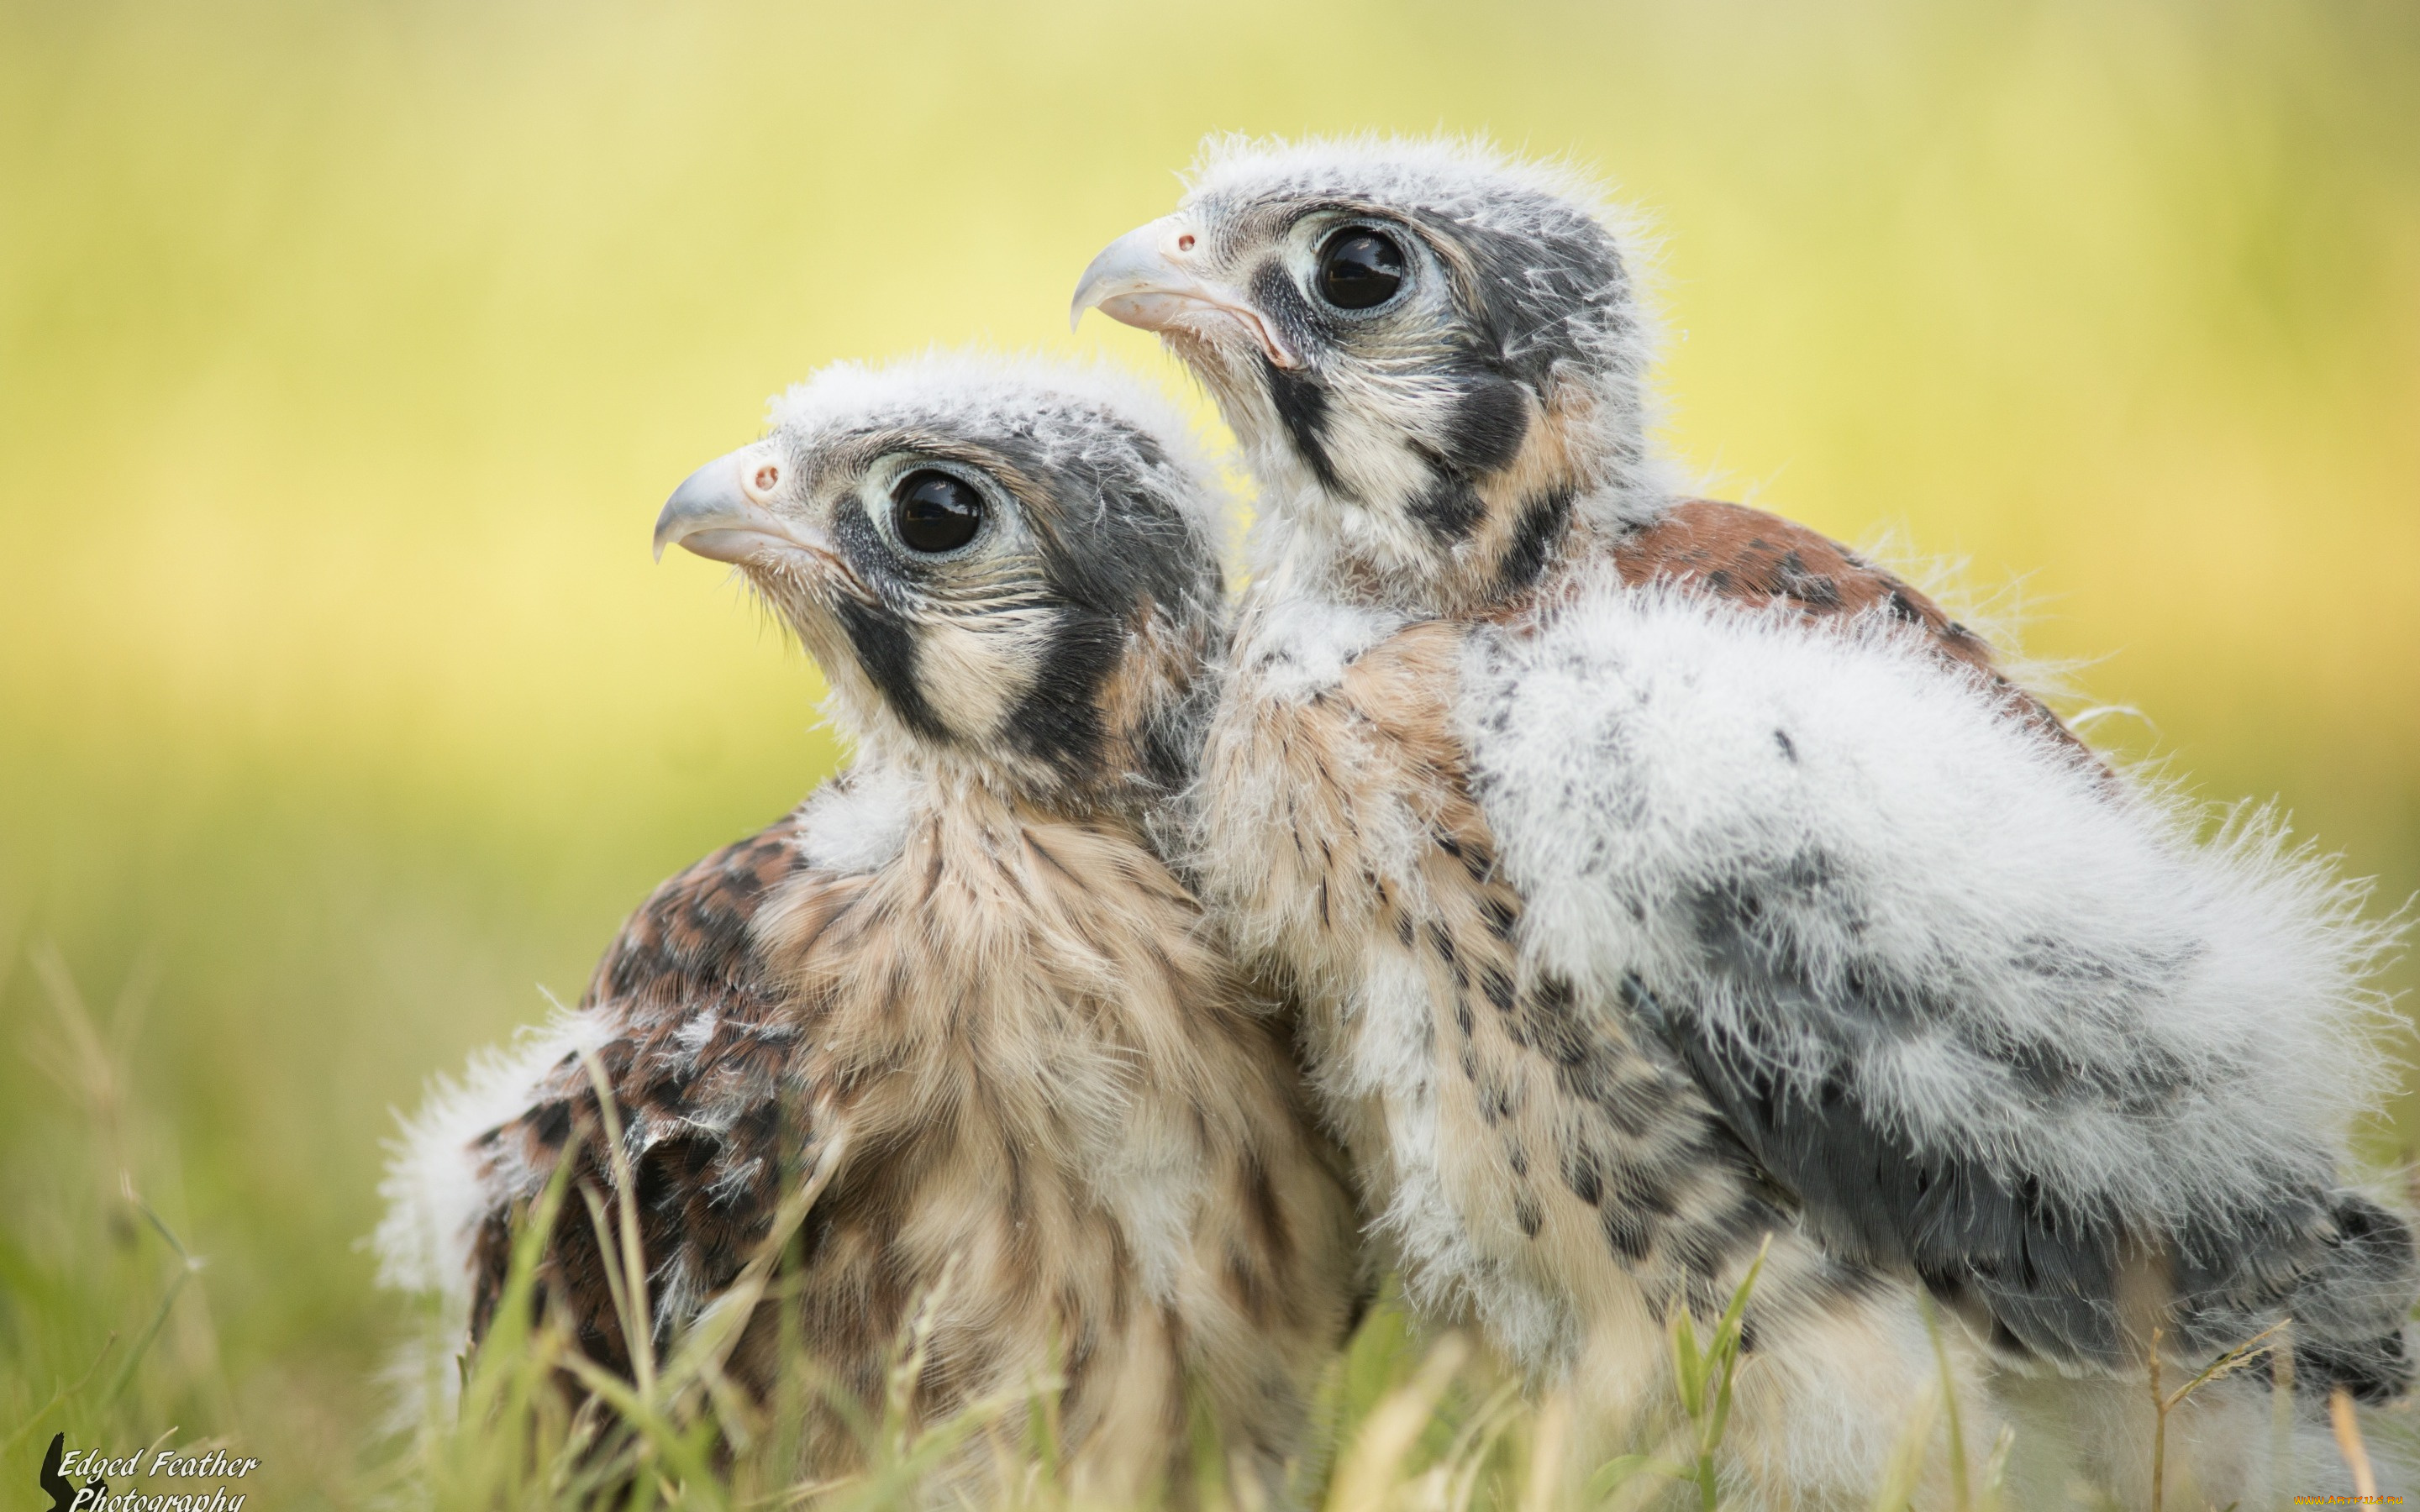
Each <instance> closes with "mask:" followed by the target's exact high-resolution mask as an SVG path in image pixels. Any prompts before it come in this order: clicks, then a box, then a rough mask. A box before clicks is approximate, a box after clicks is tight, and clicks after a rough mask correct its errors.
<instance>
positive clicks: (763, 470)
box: [749, 462, 782, 493]
mask: <svg viewBox="0 0 2420 1512" xmlns="http://www.w3.org/2000/svg"><path fill="white" fill-rule="evenodd" d="M749 482H751V483H752V484H753V485H755V487H756V491H757V492H758V493H771V492H772V491H773V490H774V488H776V487H777V486H780V484H781V482H782V470H781V469H780V468H779V467H777V466H775V465H774V464H772V463H770V462H768V463H766V464H765V465H764V466H762V467H760V468H758V469H757V470H756V472H755V475H754V476H753V477H752V478H750V479H749Z"/></svg>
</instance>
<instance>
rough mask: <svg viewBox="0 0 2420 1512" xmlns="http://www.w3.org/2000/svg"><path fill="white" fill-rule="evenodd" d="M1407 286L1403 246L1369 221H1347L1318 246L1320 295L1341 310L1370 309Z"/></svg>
mask: <svg viewBox="0 0 2420 1512" xmlns="http://www.w3.org/2000/svg"><path fill="white" fill-rule="evenodd" d="M1403 286H1404V249H1403V248H1401V247H1399V246H1396V245H1395V243H1394V239H1392V238H1390V237H1387V236H1384V235H1382V234H1380V233H1378V232H1376V231H1373V230H1371V229H1370V228H1369V227H1368V226H1366V225H1348V226H1346V227H1345V228H1344V229H1343V230H1342V231H1339V232H1337V233H1336V234H1335V235H1334V236H1332V237H1329V238H1328V239H1327V240H1326V244H1325V245H1323V246H1322V247H1321V248H1320V249H1319V297H1320V298H1321V299H1323V300H1326V301H1327V302H1328V303H1330V304H1332V305H1334V306H1336V307H1337V308H1338V309H1340V310H1369V309H1374V308H1376V307H1377V306H1378V305H1381V304H1384V303H1386V302H1387V301H1388V300H1391V299H1393V298H1394V297H1395V290H1397V289H1399V288H1401V287H1403Z"/></svg>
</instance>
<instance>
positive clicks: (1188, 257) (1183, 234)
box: [1067, 214, 1302, 367]
mask: <svg viewBox="0 0 2420 1512" xmlns="http://www.w3.org/2000/svg"><path fill="white" fill-rule="evenodd" d="M1201 245H1202V236H1201V234H1200V233H1199V232H1197V231H1196V230H1195V229H1194V228H1193V225H1192V224H1191V223H1190V222H1189V221H1187V219H1186V217H1185V216H1183V215H1181V214H1179V215H1170V216H1163V217H1162V218H1161V219H1159V220H1156V221H1154V222H1152V223H1151V224H1149V225H1140V226H1137V227H1135V229H1133V230H1131V231H1129V232H1127V233H1126V234H1125V236H1122V237H1120V238H1118V239H1116V240H1115V241H1112V242H1110V243H1109V245H1108V246H1107V247H1104V248H1103V249H1101V255H1099V256H1097V257H1095V258H1094V259H1093V266H1091V267H1090V268H1087V269H1085V270H1084V277H1083V281H1082V282H1081V283H1079V284H1078V285H1076V301H1075V302H1074V303H1073V304H1071V305H1070V306H1068V309H1067V325H1068V329H1070V330H1073V329H1074V328H1075V326H1076V323H1077V322H1078V321H1079V320H1081V319H1082V318H1083V317H1084V312H1085V311H1087V310H1091V309H1098V310H1099V311H1100V312H1101V313H1102V314H1103V315H1105V316H1109V318H1110V319H1112V320H1116V321H1120V322H1122V323H1124V324H1125V325H1129V326H1134V327H1137V328H1139V329H1140V330H1143V331H1155V332H1161V333H1163V334H1165V333H1167V332H1175V331H1183V332H1188V333H1192V334H1197V335H1205V336H1206V335H1208V334H1210V333H1211V332H1214V331H1216V330H1217V329H1218V328H1219V327H1221V326H1225V327H1227V328H1228V329H1230V330H1233V329H1240V330H1241V331H1242V332H1244V334H1246V335H1247V336H1249V337H1250V338H1251V341H1252V344H1253V345H1254V346H1255V347H1259V348H1260V350H1261V353H1262V355H1264V356H1265V357H1266V358H1268V360H1269V361H1270V362H1271V363H1275V364H1276V365H1277V366H1279V367H1300V366H1301V365H1302V359H1301V358H1299V357H1296V356H1295V353H1294V349H1293V348H1292V347H1288V346H1287V345H1286V343H1285V338H1284V337H1283V336H1281V335H1280V334H1279V333H1278V330H1277V328H1276V327H1275V326H1273V325H1271V324H1270V323H1269V320H1268V317H1267V316H1264V315H1262V314H1261V312H1260V311H1258V310H1256V309H1254V308H1253V307H1252V304H1251V301H1249V300H1247V299H1245V298H1244V296H1243V295H1242V294H1241V293H1239V292H1237V291H1236V290H1234V289H1232V288H1228V287H1226V286H1225V285H1219V284H1214V283H1212V282H1210V281H1209V280H1207V279H1205V278H1203V277H1202V276H1201V275H1200V274H1199V273H1197V272H1195V271H1194V270H1193V262H1194V259H1195V258H1197V257H1198V256H1199V255H1201V252H1200V249H1201Z"/></svg>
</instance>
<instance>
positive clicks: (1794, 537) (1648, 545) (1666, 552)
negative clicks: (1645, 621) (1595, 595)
mask: <svg viewBox="0 0 2420 1512" xmlns="http://www.w3.org/2000/svg"><path fill="white" fill-rule="evenodd" d="M1613 561H1614V564H1615V566H1616V567H1617V568H1618V569H1619V570H1620V572H1621V578H1622V580H1623V581H1624V582H1627V583H1634V584H1645V583H1650V582H1657V581H1668V582H1679V583H1684V584H1687V585H1689V586H1691V587H1694V588H1698V589H1700V590H1702V591H1704V592H1708V593H1711V594H1715V595H1716V596H1718V597H1722V598H1728V599H1732V600H1735V601H1737V602H1739V603H1742V604H1747V605H1754V606H1763V605H1769V604H1788V605H1790V606H1792V608H1794V609H1798V610H1799V611H1800V612H1801V613H1803V614H1805V615H1807V617H1808V618H1810V619H1828V618H1834V617H1838V618H1848V617H1852V616H1855V615H1860V614H1886V615H1888V616H1889V617H1890V618H1892V619H1894V620H1897V621H1900V622H1901V623H1902V624H1905V625H1910V626H1914V627H1918V628H1921V629H1922V630H1923V631H1924V633H1925V634H1926V635H1927V636H1928V637H1929V638H1930V639H1931V643H1932V645H1933V647H1934V648H1935V649H1936V650H1937V651H1939V652H1940V654H1941V655H1942V656H1944V657H1945V658H1947V659H1948V660H1950V661H1954V662H1958V663H1960V664H1962V665H1963V666H1966V667H1970V668H1972V669H1974V671H1976V672H1977V673H1978V675H1980V676H1982V677H1983V678H1985V679H1986V680H1988V682H1989V683H1990V685H1991V687H1992V688H1993V691H1994V692H1996V693H1997V694H1998V695H1999V697H2000V699H2001V701H2002V702H2003V703H2005V704H2006V705H2007V707H2008V708H2009V712H2011V713H2012V714H2015V715H2016V716H2018V717H2020V718H2022V719H2024V722H2025V723H2026V724H2027V725H2028V726H2030V727H2032V728H2033V729H2035V730H2038V731H2040V732H2041V733H2044V734H2047V735H2049V736H2051V737H2052V738H2054V739H2055V740H2057V741H2058V742H2060V743H2061V744H2063V745H2066V746H2068V747H2070V748H2073V749H2074V750H2075V751H2077V752H2078V753H2079V754H2085V753H2086V748H2085V746H2084V743H2083V742H2082V741H2080V740H2078V739H2077V738H2076V736H2075V734H2074V733H2073V732H2071V731H2070V730H2069V729H2068V728H2067V726H2066V724H2065V723H2063V722H2062V721H2061V720H2060V719H2059V717H2058V716H2057V715H2055V714H2053V713H2052V712H2051V711H2050V708H2049V706H2048V705H2046V704H2044V703H2043V702H2042V701H2041V700H2040V699H2039V698H2036V697H2035V696H2034V695H2033V694H2031V693H2029V692H2027V691H2026V690H2025V689H2024V688H2023V687H2018V686H2017V684H2015V683H2014V682H2012V681H2010V680H2009V676H2008V675H2007V674H2006V673H2005V672H2003V671H2000V669H1999V667H1998V665H1997V663H1996V662H1995V661H1994V660H1993V652H1992V647H1991V645H1990V643H1989V642H1987V641H1985V640H1983V638H1982V637H1980V636H1978V635H1977V634H1976V633H1975V632H1974V631H1972V630H1969V629H1968V628H1966V626H1964V625H1961V624H1959V623H1958V622H1957V621H1955V620H1953V619H1951V618H1950V617H1949V616H1948V615H1947V614H1945V613H1943V612H1942V611H1941V607H1940V606H1939V605H1937V604H1935V603H1934V602H1933V601H1932V600H1931V599H1930V598H1928V597H1926V596H1925V595H1924V594H1922V593H1920V592H1918V591H1917V590H1916V589H1915V588H1913V587H1911V586H1909V585H1908V584H1907V583H1905V582H1903V581H1901V580H1900V579H1899V578H1898V577H1896V576H1894V575H1893V574H1891V573H1889V572H1886V571H1885V570H1884V569H1882V568H1881V567H1878V566H1876V565H1874V564H1873V563H1870V562H1868V561H1866V560H1865V559H1864V558H1863V557H1860V556H1858V555H1857V554H1856V553H1855V552H1854V551H1851V550H1850V549H1848V548H1846V547H1843V546H1841V545H1840V544H1839V543H1838V542H1836V541H1833V540H1831V539H1830V538H1828V537H1826V536H1824V535H1823V534H1821V533H1819V532H1815V531H1811V530H1809V529H1807V527H1806V526H1804V525H1800V524H1797V523H1795V522H1794V521H1792V520H1787V519H1783V518H1782V517H1779V516H1777V515H1768V514H1766V513H1764V512H1763V511H1762V510H1758V509H1749V508H1747V507H1746V506H1745V505H1743V504H1728V503H1722V502H1719V501H1715V500H1712V499H1692V500H1688V501H1683V502H1682V503H1679V504H1676V505H1674V506H1673V507H1672V508H1671V509H1670V510H1668V511H1667V512H1666V513H1665V514H1664V515H1662V516H1661V517H1658V518H1656V519H1655V520H1654V521H1652V523H1650V524H1647V525H1644V526H1642V527H1640V528H1639V529H1637V530H1635V531H1632V532H1629V533H1628V534H1626V535H1623V536H1621V538H1620V539H1619V540H1617V541H1616V542H1615V543H1614V546H1613Z"/></svg>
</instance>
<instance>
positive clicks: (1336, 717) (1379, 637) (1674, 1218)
mask: <svg viewBox="0 0 2420 1512" xmlns="http://www.w3.org/2000/svg"><path fill="white" fill-rule="evenodd" d="M1484 633H1490V632H1488V631H1487V630H1485V629H1481V628H1475V627H1473V626H1472V625H1467V624H1456V623H1452V622H1445V621H1419V622H1412V621H1406V620H1404V619H1402V618H1399V617H1395V616H1389V615H1385V614H1380V613H1373V612H1371V611H1366V610H1359V609H1342V608H1338V607H1335V606H1328V605H1318V604H1309V603H1302V602H1292V603H1282V602H1272V601H1269V600H1267V599H1257V600H1253V601H1248V606H1247V609H1246V613H1245V615H1244V617H1243V623H1242V625H1241V626H1240V628H1239V633H1238V637H1237V641H1236V648H1235V657H1234V662H1233V671H1232V672H1231V681H1230V684H1229V687H1228V690H1227V695H1226V698H1225V700H1224V702H1223V704H1222V708H1221V711H1220V714H1219V716H1218V718H1217V720H1216V721H1215V723H1214V726H1213V729H1212V731H1211V734H1210V739H1209V743H1208V749H1207V751H1206V752H1205V755H1204V761H1203V784H1204V787H1203V825H1202V835H1203V845H1202V864H1203V872H1204V882H1205V887H1206V889H1207V891H1208V893H1209V895H1210V897H1211V898H1212V899H1213V901H1214V903H1215V904H1216V905H1217V906H1218V909H1219V910H1220V911H1221V912H1222V914H1223V916H1224V918H1225V921H1226V922H1227V924H1228V926H1229V928H1230V929H1231V930H1232V932H1233V935H1234V937H1235V939H1236V941H1237V943H1238V945H1239V947H1240V948H1241V949H1243V950H1244V951H1245V953H1246V954H1247V955H1249V956H1250V957H1252V958H1254V959H1255V960H1257V961H1258V962H1260V963H1262V964H1264V965H1265V966H1266V967H1268V968H1270V969H1272V970H1273V971H1274V973H1275V974H1276V975H1277V976H1278V977H1279V978H1280V980H1284V981H1286V982H1287V983H1288V984H1289V986H1291V987H1292V988H1293V990H1294V991H1295V993H1296V994H1297V995H1299V996H1300V998H1301V1000H1302V1004H1303V1011H1304V1019H1305V1032H1304V1039H1305V1054H1306V1059H1307V1063H1308V1067H1309V1072H1310V1076H1311V1084H1312V1086H1313V1087H1314V1088H1316V1090H1317V1091H1318V1092H1319V1094H1320V1096H1321V1098H1322V1102H1323V1105H1324V1108H1325V1110H1326V1113H1327V1115H1328V1117H1329V1118H1330V1119H1331V1120H1332V1121H1333V1123H1334V1124H1335V1126H1336V1127H1337V1129H1338V1131H1339V1133H1340V1134H1341V1135H1342V1137H1343V1138H1344V1139H1345V1140H1346V1142H1347V1144H1348V1146H1349V1147H1350V1148H1351V1149H1352V1152H1353V1155H1354V1158H1355V1165H1356V1167H1357V1172H1358V1174H1359V1175H1360V1178H1361V1180H1362V1182H1363V1185H1364V1189H1365V1191H1364V1196H1365V1201H1366V1204H1367V1206H1368V1208H1369V1209H1370V1211H1372V1212H1373V1214H1374V1215H1375V1222H1376V1225H1377V1229H1378V1232H1379V1234H1380V1236H1381V1237H1382V1238H1383V1239H1385V1240H1386V1241H1387V1242H1388V1243H1389V1244H1390V1245H1391V1246H1392V1247H1393V1249H1394V1250H1395V1252H1396V1258H1397V1259H1398V1260H1399V1262H1400V1263H1401V1264H1402V1266H1403V1267H1404V1275H1405V1280H1406V1284H1407V1286H1408V1287H1409V1288H1410V1289H1411V1291H1412V1294H1413V1296H1414V1297H1415V1299H1416V1300H1417V1301H1419V1303H1420V1304H1422V1305H1423V1307H1424V1308H1427V1309H1430V1310H1432V1311H1442V1312H1445V1313H1447V1314H1450V1315H1464V1316H1474V1317H1475V1318H1476V1319H1477V1320H1479V1321H1480V1322H1481V1323H1483V1324H1484V1325H1485V1326H1486V1327H1487V1328H1488V1330H1489V1332H1490V1333H1491V1335H1493V1336H1494V1337H1495V1338H1496V1339H1497V1342H1498V1343H1499V1344H1500V1345H1501V1346H1502V1347H1504V1348H1505V1349H1506V1350H1508V1351H1509V1352H1511V1353H1512V1354H1513V1355H1514V1356H1515V1357H1516V1358H1519V1359H1521V1360H1523V1361H1525V1362H1527V1363H1528V1364H1530V1365H1533V1366H1539V1367H1545V1366H1549V1365H1553V1364H1554V1363H1556V1362H1558V1361H1564V1360H1568V1359H1569V1358H1570V1357H1571V1354H1572V1351H1573V1350H1575V1348H1576V1347H1577V1346H1578V1344H1579V1343H1580V1341H1581V1339H1582V1338H1583V1336H1584V1335H1587V1334H1588V1333H1589V1332H1590V1331H1591V1330H1593V1331H1596V1332H1598V1333H1600V1334H1601V1333H1602V1332H1604V1331H1605V1330H1606V1329H1607V1328H1611V1329H1613V1330H1614V1331H1616V1332H1619V1333H1622V1334H1628V1335H1638V1336H1640V1337H1649V1336H1654V1335H1657V1332H1658V1329H1659V1324H1658V1323H1657V1321H1656V1315H1658V1314H1659V1313H1660V1312H1661V1311H1662V1310H1663V1309H1664V1307H1665V1306H1666V1305H1667V1304H1668V1303H1669V1301H1670V1300H1672V1299H1673V1298H1675V1297H1677V1296H1680V1295H1683V1294H1684V1293H1694V1292H1701V1291H1704V1290H1705V1289H1706V1282H1707V1279H1708V1278H1707V1277H1706V1275H1705V1274H1704V1273H1705V1272H1707V1271H1708V1270H1709V1269H1711V1268H1710V1267H1709V1266H1708V1265H1707V1264H1706V1263H1705V1262H1706V1260H1707V1259H1708V1258H1709V1257H1711V1255H1712V1253H1713V1252H1714V1251H1715V1250H1716V1249H1721V1248H1728V1246H1727V1245H1722V1244H1720V1243H1719V1242H1717V1239H1718V1236H1720V1235H1721V1234H1722V1233H1723V1232H1724V1231H1725V1230H1726V1229H1727V1228H1728V1227H1730V1226H1731V1225H1732V1224H1733V1223H1734V1222H1736V1221H1738V1219H1739V1217H1740V1210H1741V1205H1742V1202H1743V1182H1742V1180H1741V1178H1740V1172H1739V1170H1738V1166H1737V1164H1736V1162H1735V1161H1732V1160H1730V1159H1727V1158H1724V1157H1723V1154H1722V1153H1720V1152H1717V1151H1716V1150H1715V1149H1714V1145H1715V1144H1716V1143H1717V1142H1718V1140H1717V1136H1716V1135H1715V1134H1714V1131H1713V1127H1712V1120H1711V1118H1710V1115H1709V1110H1708V1109H1707V1107H1706V1105H1705V1103H1704V1101H1703V1099H1702V1098H1701V1097H1699V1096H1698V1095H1697V1094H1696V1092H1695V1091H1694V1089H1693V1088H1690V1087H1689V1086H1688V1085H1687V1084H1686V1083H1685V1082H1684V1081H1683V1079H1682V1078H1680V1077H1679V1076H1678V1075H1676V1074H1675V1073H1674V1072H1672V1071H1671V1069H1670V1068H1669V1067H1668V1063H1667V1062H1666V1061H1665V1060H1663V1059H1661V1058H1659V1057H1655V1056H1653V1055H1651V1054H1648V1053H1646V1052H1644V1051H1643V1050H1642V1049H1641V1048H1640V1047H1638V1046H1637V1045H1636V1044H1635V1043H1634V1041H1633V1040H1632V1038H1631V1036H1630V1033H1629V1031H1628V1028H1627V1026H1626V1023H1625V1021H1624V1018H1623V1016H1621V1014H1620V1012H1619V1010H1618V1008H1616V1009H1615V1010H1614V1011H1612V1012H1608V1011H1606V1005H1602V1004H1595V1003H1591V1002H1589V1001H1587V1000H1586V996H1587V995H1585V994H1583V993H1581V992H1579V991H1577V990H1575V987H1574V985H1573V984H1572V983H1571V982H1570V981H1569V980H1565V979H1563V978H1561V977H1559V976H1557V975H1556V974H1554V973H1552V972H1550V971H1545V970H1542V969H1540V968H1539V967H1538V966H1537V965H1536V964H1534V963H1532V962H1529V961H1527V960H1525V958H1524V955H1523V952H1522V950H1521V948H1520V928H1521V919H1522V916H1523V913H1524V910H1525V902H1524V900H1523V898H1522V897H1521V895H1520V894H1519V893H1518V891H1516V890H1515V888H1514V887H1512V884H1511V883H1510V882H1509V881H1508V880H1507V879H1506V878H1505V876H1504V874H1503V869H1502V868H1501V867H1500V866H1499V865H1498V863H1497V845H1496V840H1495V837H1494V836H1493V834H1492V833H1491V831H1490V828H1489V825H1488V823H1487V820H1486V817H1485V815H1484V813H1483V811H1482V809H1481V800H1480V798H1479V796H1478V795H1476V794H1475V793H1474V791H1473V786H1472V782H1471V776H1470V764H1469V761H1468V755H1467V752H1466V747H1465V743H1464V741H1463V739H1462V737H1461V735H1460V733H1458V730H1459V726H1458V703H1459V700H1460V683H1461V672H1462V666H1463V662H1464V658H1465V654H1466V649H1467V646H1468V638H1469V637H1470V636H1472V635H1474V634H1484Z"/></svg>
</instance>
